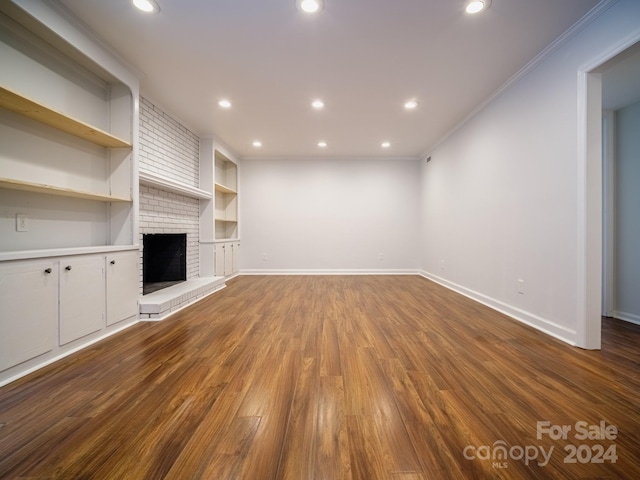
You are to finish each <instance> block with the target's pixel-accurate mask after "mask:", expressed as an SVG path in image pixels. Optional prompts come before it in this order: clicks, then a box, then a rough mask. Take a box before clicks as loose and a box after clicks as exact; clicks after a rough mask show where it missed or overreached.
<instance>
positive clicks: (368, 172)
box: [240, 159, 420, 273]
mask: <svg viewBox="0 0 640 480" xmlns="http://www.w3.org/2000/svg"><path fill="white" fill-rule="evenodd" d="M241 173H242V174H241V176H240V219H241V222H242V260H241V262H242V263H241V266H242V271H243V272H244V273H249V272H254V271H305V272H310V271H354V272H355V271H395V272H398V271H405V270H410V271H416V270H417V268H418V261H417V258H418V251H417V239H418V228H419V227H418V222H417V220H418V218H419V215H418V210H419V199H420V197H419V166H418V162H417V161H407V160H380V159H366V160H364V159H363V160H360V159H351V160H335V159H331V160H328V159H304V160H247V159H245V160H243V161H242V172H241ZM380 253H382V254H383V256H384V259H383V260H379V254H380ZM264 254H266V256H267V260H263V255H264Z"/></svg>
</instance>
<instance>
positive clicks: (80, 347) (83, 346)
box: [0, 318, 139, 387]
mask: <svg viewBox="0 0 640 480" xmlns="http://www.w3.org/2000/svg"><path fill="white" fill-rule="evenodd" d="M138 322H139V320H138V319H137V318H136V319H135V320H134V321H129V322H127V321H126V320H125V323H124V324H123V325H121V326H118V327H117V328H114V329H113V330H110V331H108V332H106V333H105V334H104V335H100V336H99V337H95V338H92V339H91V340H90V341H88V342H85V343H82V344H80V345H78V346H76V347H73V348H72V349H69V350H66V351H64V352H62V353H60V354H58V355H56V356H54V357H51V358H48V359H47V360H45V361H43V362H40V363H37V364H35V365H34V366H32V367H30V368H28V369H26V370H22V371H20V372H18V373H16V374H15V375H13V376H11V377H8V378H5V379H4V380H0V387H3V386H4V385H8V384H9V383H11V382H15V381H16V380H18V379H20V378H22V377H26V376H27V375H29V374H30V373H33V372H35V371H36V370H40V369H41V368H44V367H46V366H47V365H51V364H52V363H54V362H57V361H58V360H62V359H63V358H65V357H68V356H69V355H72V354H74V353H76V352H79V351H80V350H84V349H86V348H88V347H90V346H91V345H93V344H94V343H98V342H100V341H102V340H104V339H106V338H108V337H110V336H112V335H115V334H116V333H118V332H121V331H123V330H126V329H127V328H129V327H131V326H133V325H135V324H136V323H138Z"/></svg>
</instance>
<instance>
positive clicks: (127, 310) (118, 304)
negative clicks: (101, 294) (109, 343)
mask: <svg viewBox="0 0 640 480" xmlns="http://www.w3.org/2000/svg"><path fill="white" fill-rule="evenodd" d="M106 259H107V325H114V324H116V323H118V322H121V321H122V320H126V319H127V318H130V317H137V315H138V290H139V288H140V278H139V272H138V252H119V253H112V254H109V255H107V257H106Z"/></svg>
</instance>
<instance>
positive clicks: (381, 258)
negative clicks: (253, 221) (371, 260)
mask: <svg viewBox="0 0 640 480" xmlns="http://www.w3.org/2000/svg"><path fill="white" fill-rule="evenodd" d="M378 260H380V261H382V260H384V253H382V252H380V253H379V254H378Z"/></svg>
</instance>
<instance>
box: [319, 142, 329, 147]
mask: <svg viewBox="0 0 640 480" xmlns="http://www.w3.org/2000/svg"><path fill="white" fill-rule="evenodd" d="M318 146H319V147H320V148H326V146H327V142H325V141H320V142H318Z"/></svg>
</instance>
